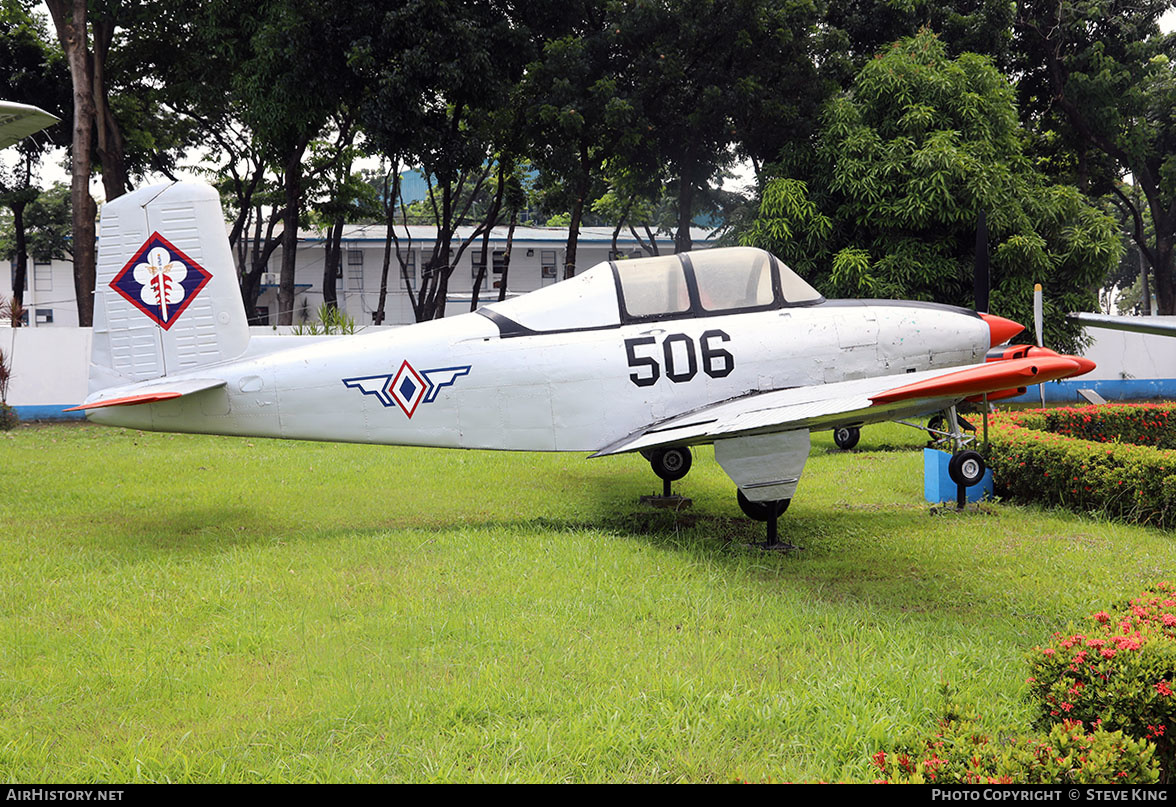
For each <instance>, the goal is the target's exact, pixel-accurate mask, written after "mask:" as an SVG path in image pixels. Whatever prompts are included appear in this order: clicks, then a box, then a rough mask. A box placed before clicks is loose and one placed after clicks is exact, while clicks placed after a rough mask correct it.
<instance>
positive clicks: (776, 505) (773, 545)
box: [735, 489, 796, 549]
mask: <svg viewBox="0 0 1176 807" xmlns="http://www.w3.org/2000/svg"><path fill="white" fill-rule="evenodd" d="M735 498H736V499H737V500H738V501H739V509H740V510H742V511H743V515H745V516H747V517H748V518H750V519H751V520H752V521H763V522H766V523H767V525H768V537H767V540H766V541H765V542H764V543H763V544H762V547H763V548H764V549H796V547H795V546H793V545H792V544H789V543H782V542H781V541H780V537H779V533H778V532H777V528H776V519H778V518H779V517H780V516H782V515H784V511H785V510H787V509H788V505H790V504H792V499H775V500H772V501H767V502H753V501H752V500H751V499H749V498H747V497H746V496H744V495H743V491H741V490H738V489H736V491H735Z"/></svg>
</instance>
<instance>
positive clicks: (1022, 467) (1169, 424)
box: [987, 404, 1176, 527]
mask: <svg viewBox="0 0 1176 807" xmlns="http://www.w3.org/2000/svg"><path fill="white" fill-rule="evenodd" d="M987 459H988V465H989V467H991V468H992V472H993V477H994V479H995V480H996V486H997V492H998V493H999V494H1000V495H1003V496H1008V497H1011V498H1013V499H1017V500H1021V501H1032V502H1043V503H1045V504H1052V505H1060V506H1063V507H1068V508H1071V509H1075V510H1083V511H1095V512H1099V513H1103V514H1106V515H1110V516H1113V517H1116V518H1123V519H1126V520H1129V521H1134V522H1137V523H1140V524H1150V525H1154V526H1160V527H1171V526H1176V404H1121V405H1108V406H1086V407H1065V408H1060V409H1031V410H1025V411H1021V412H1001V413H997V414H995V415H993V416H992V417H991V419H990V421H989V449H988V458H987Z"/></svg>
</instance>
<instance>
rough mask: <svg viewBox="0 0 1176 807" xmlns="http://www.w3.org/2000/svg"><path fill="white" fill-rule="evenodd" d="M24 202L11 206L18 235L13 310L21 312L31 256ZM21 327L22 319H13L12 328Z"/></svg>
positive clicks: (13, 224)
mask: <svg viewBox="0 0 1176 807" xmlns="http://www.w3.org/2000/svg"><path fill="white" fill-rule="evenodd" d="M26 204H28V203H27V202H24V201H16V202H13V203H12V205H11V206H10V207H11V209H12V229H13V230H14V231H15V235H16V255H15V260H16V263H15V265H14V266H13V275H12V303H13V309H14V310H19V309H21V308H23V307H24V293H25V286H26V285H27V283H28V280H27V278H28V276H29V256H28V247H27V246H26V244H25V226H24V210H25V205H26ZM20 325H21V322H20V317H13V318H12V327H14V328H19V327H20Z"/></svg>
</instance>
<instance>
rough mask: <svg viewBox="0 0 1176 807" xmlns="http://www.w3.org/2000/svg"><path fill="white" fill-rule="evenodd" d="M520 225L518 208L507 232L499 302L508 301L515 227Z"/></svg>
mask: <svg viewBox="0 0 1176 807" xmlns="http://www.w3.org/2000/svg"><path fill="white" fill-rule="evenodd" d="M518 223H519V211H518V208H511V211H510V227H508V228H507V230H506V255H504V256H503V260H502V285H501V286H499V287H498V302H500V303H501V302H502V301H503V300H505V299H506V285H507V281H508V280H509V279H510V253H511V250H513V249H514V233H515V225H516V224H518Z"/></svg>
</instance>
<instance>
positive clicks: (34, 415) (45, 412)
mask: <svg viewBox="0 0 1176 807" xmlns="http://www.w3.org/2000/svg"><path fill="white" fill-rule="evenodd" d="M71 406H77V404H59V405H57V406H14V407H12V408H13V409H15V410H16V414H17V415H19V416H20V419H21V420H85V419H86V413H85V412H66V411H65V410H66V409H68V408H69V407H71Z"/></svg>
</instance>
